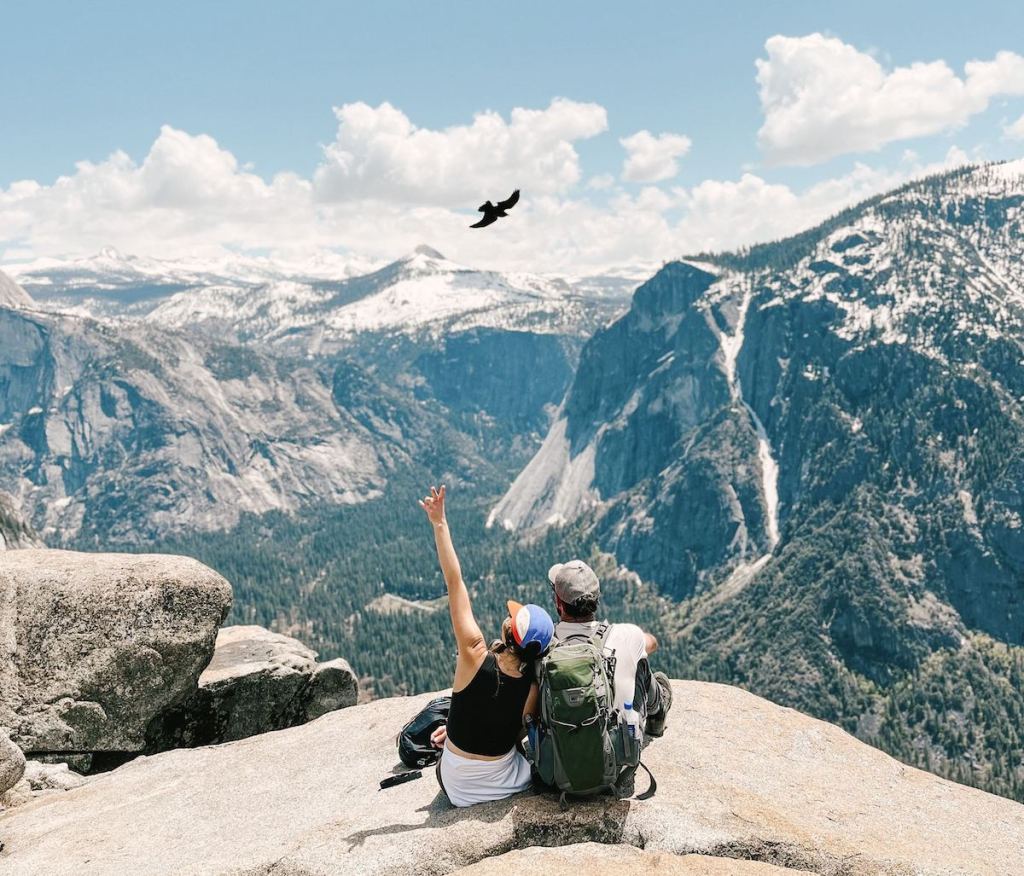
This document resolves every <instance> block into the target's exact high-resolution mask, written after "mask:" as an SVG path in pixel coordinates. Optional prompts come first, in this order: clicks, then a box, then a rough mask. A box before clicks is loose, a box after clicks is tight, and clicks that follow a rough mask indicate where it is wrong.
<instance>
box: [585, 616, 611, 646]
mask: <svg viewBox="0 0 1024 876" xmlns="http://www.w3.org/2000/svg"><path fill="white" fill-rule="evenodd" d="M613 626H615V625H614V624H610V623H608V622H607V621H606V622H605V623H602V624H600V625H599V626H598V628H597V630H596V631H595V632H594V635H592V636H591V637H590V641H591V642H593V643H594V644H595V645H597V647H598V648H600V649H601V650H602V651H603V650H604V642H605V639H607V638H608V634H609V633H610V632H611V631H612V627H613Z"/></svg>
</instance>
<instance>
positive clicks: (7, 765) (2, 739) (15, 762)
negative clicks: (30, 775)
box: [0, 733, 25, 794]
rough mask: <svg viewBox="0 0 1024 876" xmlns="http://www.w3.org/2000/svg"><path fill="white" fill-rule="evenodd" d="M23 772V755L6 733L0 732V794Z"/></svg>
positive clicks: (14, 782) (15, 781) (14, 783)
mask: <svg viewBox="0 0 1024 876" xmlns="http://www.w3.org/2000/svg"><path fill="white" fill-rule="evenodd" d="M24 772H25V755H23V754H22V753H21V749H20V748H18V746H17V745H15V744H14V743H13V742H11V740H10V739H8V738H7V736H6V735H4V734H3V733H0V794H3V793H4V792H5V791H6V790H7V789H8V788H13V787H14V786H15V785H16V784H17V783H18V781H19V780H20V779H21V777H22V775H23V774H24Z"/></svg>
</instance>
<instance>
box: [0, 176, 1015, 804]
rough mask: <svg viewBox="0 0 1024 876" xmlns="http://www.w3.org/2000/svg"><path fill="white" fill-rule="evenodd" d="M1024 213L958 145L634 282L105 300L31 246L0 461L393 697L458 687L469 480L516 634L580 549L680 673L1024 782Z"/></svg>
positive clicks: (454, 279)
mask: <svg viewBox="0 0 1024 876" xmlns="http://www.w3.org/2000/svg"><path fill="white" fill-rule="evenodd" d="M1022 211H1024V161H1018V162H1011V163H1006V164H998V165H985V166H976V167H966V168H962V169H958V170H956V171H953V172H950V173H946V174H943V175H940V176H936V177H932V178H928V179H923V180H918V181H915V182H912V183H910V184H908V185H905V186H903V187H901V188H899V189H897V190H895V191H892V192H888V193H885V194H883V195H880V196H878V197H876V198H873V199H871V200H869V201H866V202H864V203H862V204H859V205H857V206H855V207H852V208H850V209H848V210H845V211H843V212H842V213H840V214H839V215H837V216H835V217H833V218H832V219H830V220H829V221H827V222H825V223H824V224H822V225H820V226H818V227H816V228H813V229H810V230H808V231H806V232H804V233H802V234H799V235H797V236H795V237H791V238H788V239H786V240H782V241H778V242H774V243H769V244H763V245H759V246H756V247H752V248H749V249H746V250H743V251H740V252H735V253H703V254H697V255H695V256H693V257H691V258H682V259H679V260H677V261H673V262H669V263H668V264H666V265H665V266H664V267H663V268H662V269H661V270H660V271H659V272H658V273H657V274H655V275H654V276H653V277H651V278H650V279H649V280H647V281H646V282H645V283H643V284H642V285H640V286H639V288H637V289H636V291H635V293H634V294H633V295H632V298H631V299H629V298H628V297H627V291H628V290H629V289H631V288H632V285H631V279H630V278H629V277H611V278H590V279H577V280H554V279H552V278H547V277H535V276H530V277H527V276H523V275H506V274H496V273H493V272H486V271H476V270H472V269H470V268H467V267H465V266H460V265H457V264H455V263H452V262H450V261H448V260H447V259H444V258H443V257H442V256H440V254H438V253H436V252H435V251H433V250H430V249H429V248H419V249H418V250H417V251H415V252H413V253H411V254H409V255H408V256H406V257H405V258H403V259H400V260H398V261H396V262H393V263H391V264H390V265H386V266H383V267H379V266H378V267H376V269H375V270H372V271H370V272H368V273H367V272H365V271H363V270H362V268H359V269H358V270H357V269H353V273H351V274H349V275H346V274H345V272H344V270H342V269H340V268H339V269H337V273H335V274H334V275H333V276H330V277H327V276H312V275H310V274H309V273H308V272H307V273H306V274H296V273H292V274H289V275H287V276H286V275H285V274H284V273H279V274H276V275H273V276H271V274H270V273H267V272H266V270H265V272H264V273H263V274H261V275H259V276H255V275H252V274H251V273H250V279H251V282H250V281H249V280H246V281H244V282H243V280H242V279H241V271H240V270H239V271H236V273H235V274H234V275H232V276H227V274H229V273H230V272H229V271H227V269H220V270H219V273H217V272H207V273H206V274H204V275H203V276H202V277H197V276H195V275H190V276H185V271H184V268H182V267H181V266H178V267H177V268H174V267H168V265H167V264H162V265H161V266H160V271H161V272H162V273H161V274H160V277H161V278H162V279H161V281H160V282H159V283H150V284H149V285H146V284H145V283H143V282H142V281H140V280H130V279H126V280H124V281H123V282H122V281H116V282H115V280H114V279H113V278H114V277H115V275H116V273H117V272H116V271H115V270H114V268H113V267H111V266H110V265H108V266H107V267H106V268H104V270H105V271H106V278H107V279H106V280H104V281H103V283H105V284H106V287H109V288H106V287H105V292H104V294H103V295H98V294H95V289H97V288H99V285H98V284H99V283H100V280H98V279H97V277H98V276H99V275H100V274H102V273H103V272H102V271H99V270H98V268H97V269H96V270H94V271H93V273H92V274H91V275H90V279H89V280H88V282H86V281H85V279H83V280H82V282H81V283H78V282H77V281H75V282H72V281H71V280H70V279H69V278H70V277H72V276H74V271H75V270H77V271H79V276H80V277H82V278H85V272H84V270H83V268H82V265H78V266H77V268H75V267H74V266H73V265H72V266H71V267H69V266H68V265H67V264H66V263H61V265H56V264H48V265H42V266H41V265H36V266H34V267H33V268H32V269H31V270H23V269H19V270H18V274H17V277H18V279H19V280H20V281H21V282H22V283H23V284H24V285H25V288H26V289H27V290H28V291H29V292H31V293H32V295H33V296H34V297H35V298H38V299H39V300H38V301H37V302H36V303H35V304H32V303H31V300H30V299H28V298H27V296H26V293H25V292H24V291H21V290H19V289H18V287H17V286H16V285H14V284H12V283H4V284H0V296H3V298H2V299H0V489H4V490H7V491H8V492H10V493H12V494H13V495H14V497H15V500H16V502H17V503H18V504H20V506H21V507H22V508H23V509H24V510H25V512H26V513H27V516H28V517H29V518H30V519H31V521H32V523H33V524H34V525H35V526H36V527H37V528H38V529H39V530H40V531H41V532H42V534H43V535H44V537H45V538H46V539H47V541H48V543H51V544H59V543H79V544H82V543H86V544H90V545H99V546H103V547H112V546H127V547H131V546H133V545H134V546H136V547H137V546H139V545H141V544H154V543H155V544H156V545H157V546H158V547H159V546H161V545H165V546H168V547H169V548H174V549H176V550H181V551H185V552H189V553H193V554H195V555H197V556H199V557H200V558H201V559H203V560H204V561H206V562H209V563H211V564H212V565H214V566H215V567H216V568H218V569H219V570H221V571H223V572H224V573H225V574H227V575H228V577H229V578H231V579H232V581H233V582H234V583H235V584H236V608H235V611H236V615H235V619H236V620H241V621H243V622H257V623H265V624H272V625H274V626H275V627H276V628H281V629H284V630H286V631H289V632H292V633H296V632H299V631H301V632H302V633H303V634H304V635H306V636H307V637H308V638H310V640H311V641H312V643H313V644H314V646H316V647H318V648H321V650H322V651H324V653H325V656H328V657H329V656H333V655H334V654H342V653H343V654H345V655H346V656H348V657H349V658H350V659H352V661H353V664H354V665H355V666H356V667H357V669H359V668H361V667H363V668H364V669H363V671H364V672H366V673H367V674H370V675H373V676H374V678H375V679H377V683H379V684H383V682H381V679H382V677H383V676H384V675H385V674H386V675H388V677H389V678H388V681H387V684H386V685H384V686H383V687H381V686H379V687H378V692H379V691H380V690H392V689H395V688H394V687H389V686H388V685H394V686H400V687H401V686H403V685H404V687H401V689H405V690H415V691H422V690H430V689H435V688H437V687H442V686H443V685H444V684H446V683H447V681H448V680H449V679H448V674H449V671H450V665H449V664H450V661H449V659H448V658H449V656H450V653H449V652H450V647H451V643H450V636H449V635H448V631H446V629H445V619H444V617H443V614H442V613H438V612H436V611H434V610H433V608H434V606H433V603H420V602H418V601H419V600H425V599H428V598H430V597H433V596H436V595H438V593H439V592H440V590H439V588H440V582H439V580H438V579H437V578H436V572H435V570H434V569H433V560H432V558H431V556H430V547H429V545H428V544H426V543H425V542H424V540H423V538H422V532H421V530H420V529H419V528H417V527H420V526H421V525H422V521H421V520H420V519H419V516H417V515H418V513H419V512H417V509H415V508H414V507H413V503H412V502H411V497H412V495H414V493H413V490H414V489H416V488H418V487H417V486H415V485H419V484H422V483H424V482H425V479H427V478H429V479H431V480H434V479H438V480H441V479H443V480H446V481H447V482H448V483H449V484H450V485H454V486H455V488H456V489H455V490H453V495H456V494H458V495H461V496H464V497H465V505H464V506H463V510H462V511H461V512H460V513H461V514H462V517H461V518H460V519H459V520H458V525H459V529H458V532H459V533H460V542H459V544H460V548H462V549H464V551H465V558H466V563H465V565H466V568H467V570H468V572H467V573H468V574H469V575H471V577H472V583H473V587H474V591H475V593H476V600H477V604H478V606H479V607H480V613H481V618H482V622H486V623H487V624H488V625H489V626H493V625H494V624H496V622H497V621H498V620H500V617H501V612H502V611H503V610H504V609H503V607H502V606H503V605H504V603H503V601H502V599H501V598H500V597H504V596H506V595H507V594H509V593H511V594H513V595H517V596H518V597H521V598H529V597H530V592H531V591H530V588H531V587H536V586H541V585H537V584H536V582H537V581H543V569H544V568H546V565H545V564H546V563H547V562H548V561H549V560H552V559H554V558H565V556H567V555H569V554H570V553H576V554H580V555H585V556H589V557H590V558H592V559H593V560H594V562H595V564H597V565H598V567H599V568H600V570H601V574H602V575H603V576H607V582H608V603H609V605H610V606H611V608H612V609H613V610H614V611H615V612H618V613H619V616H621V617H623V618H631V619H634V620H637V621H638V622H641V623H643V624H644V625H646V626H649V627H650V628H651V629H652V630H653V631H654V632H655V633H656V634H657V635H658V638H659V640H660V641H661V642H662V650H661V652H660V653H659V655H658V660H659V661H660V662H661V663H662V664H663V665H664V666H665V667H666V668H668V669H670V671H672V673H673V674H687V675H690V676H692V677H698V678H704V679H710V680H720V681H729V682H731V683H738V684H741V685H743V686H746V687H748V688H750V689H752V690H754V691H755V692H758V693H760V694H762V695H766V696H768V697H770V698H772V699H774V700H776V701H779V702H782V703H784V704H787V705H792V706H794V707H797V708H799V709H801V710H803V711H806V712H809V713H811V714H814V715H816V716H819V717H823V718H827V719H828V720H832V721H835V722H837V723H840V724H842V725H843V726H844V727H846V728H847V729H849V730H851V731H852V732H855V733H856V734H857V735H858V736H860V737H861V738H863V739H866V740H868V741H871V742H873V743H874V744H877V745H880V746H882V747H883V748H886V749H887V750H889V751H891V752H893V753H895V754H897V755H898V756H900V757H902V758H904V759H905V760H908V761H911V762H913V763H917V764H920V765H921V766H925V767H927V768H930V769H934V770H936V771H939V772H942V773H943V774H945V775H950V776H953V777H955V778H957V779H959V780H961V781H965V782H969V783H972V784H979V785H982V786H984V787H988V788H990V789H993V790H996V791H999V792H1001V793H1005V794H1009V795H1011V796H1017V797H1018V798H1024V755H1022V751H1024V736H1022V730H1021V728H1022V727H1024V524H1022V516H1024V486H1022V485H1024V268H1022V256H1024V212H1022ZM103 258H104V259H107V261H108V262H118V261H120V262H126V261H127V262H131V261H132V260H131V259H130V258H127V257H120V256H116V255H110V254H106V255H105V256H103ZM96 264H98V262H97V263H96ZM104 264H106V262H104ZM94 267H95V264H94ZM264 268H265V266H264ZM90 270H91V269H90ZM267 270H269V269H267ZM345 270H347V269H345ZM62 272H63V273H62ZM215 274H216V276H214V275H215ZM132 283H135V285H134V286H133V285H132ZM62 284H63V285H62ZM89 284H92V285H89ZM119 284H120V285H119ZM83 290H85V291H83ZM90 290H92V291H90ZM132 290H134V291H132ZM345 503H348V504H347V505H346V504H345ZM407 505H408V508H409V509H411V510H407V509H406V506H407ZM399 508H401V509H402V510H398V509H399ZM335 509H337V510H335ZM485 521H486V522H487V523H488V524H489V525H490V529H489V530H488V529H485V528H484V523H485ZM161 540H163V541H161ZM421 542H422V543H421ZM542 567H543V568H542ZM530 582H533V583H532V584H531V583H530ZM387 594H393V595H394V596H397V597H400V598H402V599H405V600H412V601H413V602H415V603H416V604H417V605H423V606H424V607H423V610H410V611H402V612H397V613H396V612H380V611H377V610H376V609H374V608H372V607H371V606H379V605H385V604H390V603H389V602H388V601H387V600H384V601H383V602H382V601H381V596H382V595H387ZM392 601H393V600H392ZM403 604H404V603H403ZM370 686H371V687H372V685H370Z"/></svg>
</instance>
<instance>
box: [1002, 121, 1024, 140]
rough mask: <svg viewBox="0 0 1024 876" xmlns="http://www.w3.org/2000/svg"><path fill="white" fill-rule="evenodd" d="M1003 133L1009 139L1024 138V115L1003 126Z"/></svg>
mask: <svg viewBox="0 0 1024 876" xmlns="http://www.w3.org/2000/svg"><path fill="white" fill-rule="evenodd" d="M1003 134H1005V136H1006V137H1007V139H1009V140H1024V116H1021V117H1020V118H1019V119H1017V121H1015V122H1011V123H1010V124H1009V125H1007V126H1006V127H1005V128H1003Z"/></svg>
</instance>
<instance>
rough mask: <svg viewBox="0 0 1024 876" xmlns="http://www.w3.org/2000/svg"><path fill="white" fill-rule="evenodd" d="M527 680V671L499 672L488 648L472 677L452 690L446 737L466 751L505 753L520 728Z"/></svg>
mask: <svg viewBox="0 0 1024 876" xmlns="http://www.w3.org/2000/svg"><path fill="white" fill-rule="evenodd" d="M531 684H532V679H531V678H530V676H529V674H528V673H524V674H523V675H522V676H521V677H519V678H517V677H515V676H513V675H506V674H505V673H504V672H502V671H501V670H500V669H499V668H498V661H497V659H496V658H495V656H494V654H493V653H492V652H491V651H488V652H487V656H486V657H484V662H483V663H481V664H480V668H479V669H478V670H477V671H476V675H474V676H473V680H472V681H471V682H470V683H469V684H467V685H466V686H465V687H464V688H463V689H462V690H460V691H457V692H456V693H453V694H452V707H451V711H450V712H449V713H448V738H449V739H451V741H452V742H453V743H454V744H455V745H457V746H458V747H459V748H461V749H462V750H463V751H464V752H466V753H467V754H480V755H484V756H485V757H498V756H499V755H502V754H508V753H509V752H510V751H511V750H512V748H513V747H514V746H515V744H516V743H517V742H518V741H519V737H520V734H521V733H522V731H523V709H524V708H525V707H526V698H527V696H529V694H530V685H531Z"/></svg>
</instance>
